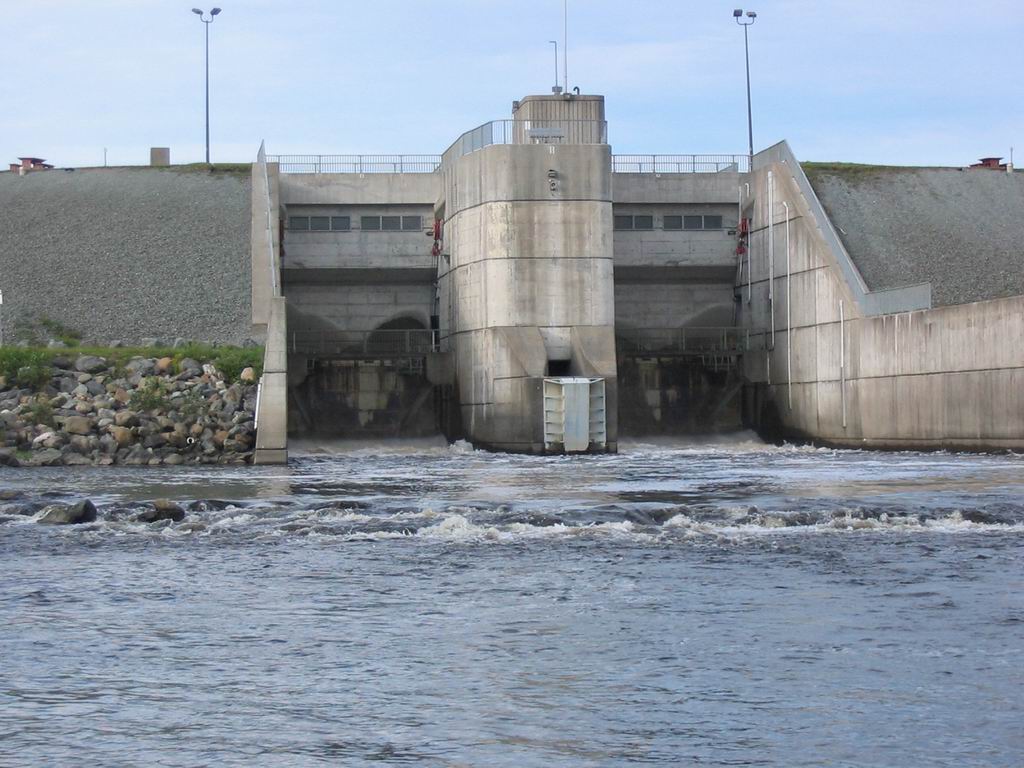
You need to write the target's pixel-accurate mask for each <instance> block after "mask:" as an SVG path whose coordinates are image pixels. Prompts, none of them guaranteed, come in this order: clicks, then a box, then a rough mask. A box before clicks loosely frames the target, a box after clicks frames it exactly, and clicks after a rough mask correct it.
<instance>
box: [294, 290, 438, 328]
mask: <svg viewBox="0 0 1024 768" xmlns="http://www.w3.org/2000/svg"><path fill="white" fill-rule="evenodd" d="M286 291H287V295H288V320H289V323H288V325H289V328H291V329H292V330H294V331H307V330H332V329H335V330H352V331H369V330H373V329H375V328H377V327H379V326H380V325H382V324H383V323H386V322H388V321H389V320H394V319H396V318H399V317H411V318H414V319H416V320H417V321H419V322H420V323H421V324H422V325H423V327H424V328H429V327H430V312H431V308H432V305H433V301H434V287H433V284H432V283H421V284H408V285H403V284H395V283H356V284H351V283H349V284H345V283H288V284H287V286H286Z"/></svg>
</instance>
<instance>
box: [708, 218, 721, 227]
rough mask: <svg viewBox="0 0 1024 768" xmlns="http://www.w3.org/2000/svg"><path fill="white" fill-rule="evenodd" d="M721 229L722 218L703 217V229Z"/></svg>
mask: <svg viewBox="0 0 1024 768" xmlns="http://www.w3.org/2000/svg"><path fill="white" fill-rule="evenodd" d="M721 228H722V217H721V216H705V217H704V229H721Z"/></svg>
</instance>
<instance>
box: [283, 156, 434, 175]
mask: <svg viewBox="0 0 1024 768" xmlns="http://www.w3.org/2000/svg"><path fill="white" fill-rule="evenodd" d="M267 161H268V162H271V163H277V164H278V167H279V169H280V171H281V173H433V172H434V171H436V170H437V169H438V168H439V167H440V165H441V156H440V155H270V156H269V157H267Z"/></svg>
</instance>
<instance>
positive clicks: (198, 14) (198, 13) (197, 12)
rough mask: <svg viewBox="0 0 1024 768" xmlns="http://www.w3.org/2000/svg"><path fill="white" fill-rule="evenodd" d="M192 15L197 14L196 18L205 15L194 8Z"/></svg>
mask: <svg viewBox="0 0 1024 768" xmlns="http://www.w3.org/2000/svg"><path fill="white" fill-rule="evenodd" d="M192 13H194V14H196V16H202V15H203V12H202V11H200V10H199V9H198V8H193V9H192Z"/></svg>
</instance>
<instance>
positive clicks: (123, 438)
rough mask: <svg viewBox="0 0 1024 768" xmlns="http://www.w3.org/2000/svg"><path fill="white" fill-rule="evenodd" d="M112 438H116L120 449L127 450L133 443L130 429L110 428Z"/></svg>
mask: <svg viewBox="0 0 1024 768" xmlns="http://www.w3.org/2000/svg"><path fill="white" fill-rule="evenodd" d="M109 431H110V436H111V437H112V438H114V441H115V442H116V443H117V445H118V447H119V448H126V447H127V446H129V445H131V443H132V431H131V430H130V429H129V428H128V427H118V426H113V427H110V430H109Z"/></svg>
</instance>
